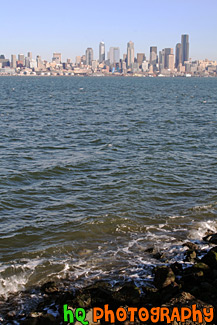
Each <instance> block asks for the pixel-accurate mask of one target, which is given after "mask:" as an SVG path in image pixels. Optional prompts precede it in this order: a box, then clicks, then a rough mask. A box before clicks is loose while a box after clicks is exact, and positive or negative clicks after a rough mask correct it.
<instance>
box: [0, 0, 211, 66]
mask: <svg viewBox="0 0 217 325" xmlns="http://www.w3.org/2000/svg"><path fill="white" fill-rule="evenodd" d="M20 8H21V7H20V4H19V3H17V2H16V1H14V0H12V1H11V2H10V6H9V7H8V5H7V4H6V3H2V4H1V12H2V13H5V14H2V17H1V21H0V27H1V30H3V31H4V33H2V35H1V44H0V52H1V53H4V54H5V55H6V56H7V57H9V56H10V54H11V53H17V54H18V53H27V52H28V51H29V50H31V51H32V53H33V56H34V57H35V56H37V55H39V54H40V55H41V56H42V57H43V58H44V59H46V60H50V59H51V57H50V54H51V53H53V52H61V53H62V54H63V60H66V59H67V58H70V59H72V60H74V58H75V57H76V56H77V55H82V54H83V53H84V52H85V50H86V48H87V47H91V48H93V52H94V53H95V54H96V53H98V52H99V41H103V42H105V44H106V47H107V50H108V49H109V48H110V47H119V48H120V56H121V57H122V55H123V54H124V53H125V52H126V50H125V44H127V42H129V40H132V41H133V42H134V44H135V47H134V50H135V53H145V54H146V56H148V53H149V47H150V46H157V47H158V48H159V49H162V48H165V47H166V48H175V46H176V43H177V39H179V35H181V34H189V35H191V58H192V59H205V58H208V59H210V60H217V44H216V43H215V42H213V40H215V38H216V32H215V31H216V30H217V21H216V17H215V13H216V10H217V2H216V1H213V0H211V1H210V2H209V7H206V6H205V5H204V2H202V1H196V0H192V1H191V2H189V1H186V0H183V1H182V4H181V5H180V3H178V2H177V3H176V2H174V1H172V0H171V1H169V0H166V1H164V2H163V3H162V2H161V1H159V0H156V1H155V5H153V4H151V3H150V2H149V1H138V2H137V4H136V6H135V7H133V6H132V4H131V5H130V2H129V1H119V2H115V1H113V0H111V1H110V3H109V6H108V5H107V4H103V3H102V2H100V1H94V2H92V3H89V2H88V1H85V0H84V1H83V3H82V6H81V5H80V4H79V3H76V2H73V3H72V2H71V1H69V0H63V1H62V2H61V4H59V2H57V1H56V0H53V1H50V0H48V1H46V2H42V1H41V0H39V1H38V2H37V6H35V7H34V10H33V11H30V10H29V2H27V1H26V0H24V1H23V3H22V10H20ZM9 18H10V19H9ZM106 53H107V51H106ZM95 58H98V55H97V57H95Z"/></svg>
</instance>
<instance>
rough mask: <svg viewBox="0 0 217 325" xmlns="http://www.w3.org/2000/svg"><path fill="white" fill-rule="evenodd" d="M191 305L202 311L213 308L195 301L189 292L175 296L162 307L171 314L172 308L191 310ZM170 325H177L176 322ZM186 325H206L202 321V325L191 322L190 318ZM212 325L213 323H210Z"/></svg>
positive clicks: (197, 300) (200, 301)
mask: <svg viewBox="0 0 217 325" xmlns="http://www.w3.org/2000/svg"><path fill="white" fill-rule="evenodd" d="M192 305H196V308H197V310H200V311H203V308H213V306H212V305H211V304H208V303H206V302H204V301H202V300H199V299H196V298H195V297H194V296H193V295H192V294H191V293H189V292H181V293H180V294H178V295H177V296H175V297H173V298H172V299H170V301H169V302H168V303H166V304H164V305H163V306H162V307H168V308H169V309H170V311H171V312H172V310H173V308H174V307H178V309H179V310H180V308H182V307H189V308H192ZM170 324H171V325H177V324H179V323H177V322H176V321H173V322H171V323H170ZM185 324H186V325H197V324H202V325H205V324H207V323H206V321H205V320H204V319H203V321H202V323H198V322H197V321H196V322H193V320H192V318H191V319H188V320H186V321H185ZM212 324H213V323H212Z"/></svg>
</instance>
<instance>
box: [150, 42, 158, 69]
mask: <svg viewBox="0 0 217 325" xmlns="http://www.w3.org/2000/svg"><path fill="white" fill-rule="evenodd" d="M150 64H151V65H153V66H154V67H155V66H156V64H157V46H151V47H150Z"/></svg>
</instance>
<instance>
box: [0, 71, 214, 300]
mask: <svg viewBox="0 0 217 325" xmlns="http://www.w3.org/2000/svg"><path fill="white" fill-rule="evenodd" d="M0 117H1V118H0V273H1V279H0V294H5V293H7V292H14V291H17V290H20V289H23V288H28V287H31V286H34V285H36V284H40V283H42V282H45V281H46V280H48V279H52V278H57V277H67V276H68V277H69V278H72V279H77V282H76V283H80V284H84V283H85V282H86V281H89V280H91V279H95V278H100V277H104V278H107V279H111V280H112V279H117V278H124V277H128V276H129V277H133V278H135V279H146V276H145V272H146V271H147V272H148V269H149V268H150V265H152V264H153V263H154V260H153V259H152V258H151V257H150V255H149V254H148V253H146V252H145V250H146V249H147V248H148V247H150V246H155V247H157V248H160V249H161V248H166V249H167V252H168V254H170V255H171V258H175V257H176V256H175V255H176V247H177V246H176V245H180V244H181V243H182V241H183V240H186V239H192V240H193V239H197V240H200V239H201V238H202V236H203V234H204V233H205V231H206V230H207V228H211V229H213V230H214V231H215V230H216V225H217V223H216V213H217V191H216V188H217V79H214V78H182V79H181V78H169V79H167V78H115V77H114V78H77V77H72V78H70V77H57V78H55V77H54V78H52V77H49V78H38V77H32V78H31V77H25V78H22V77H1V78H0Z"/></svg>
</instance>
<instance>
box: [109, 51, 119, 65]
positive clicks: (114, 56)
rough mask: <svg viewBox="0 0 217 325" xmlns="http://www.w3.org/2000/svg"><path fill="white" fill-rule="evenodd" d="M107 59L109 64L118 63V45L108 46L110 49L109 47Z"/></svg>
mask: <svg viewBox="0 0 217 325" xmlns="http://www.w3.org/2000/svg"><path fill="white" fill-rule="evenodd" d="M109 61H110V64H114V63H118V62H119V61H120V49H119V47H110V49H109Z"/></svg>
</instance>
